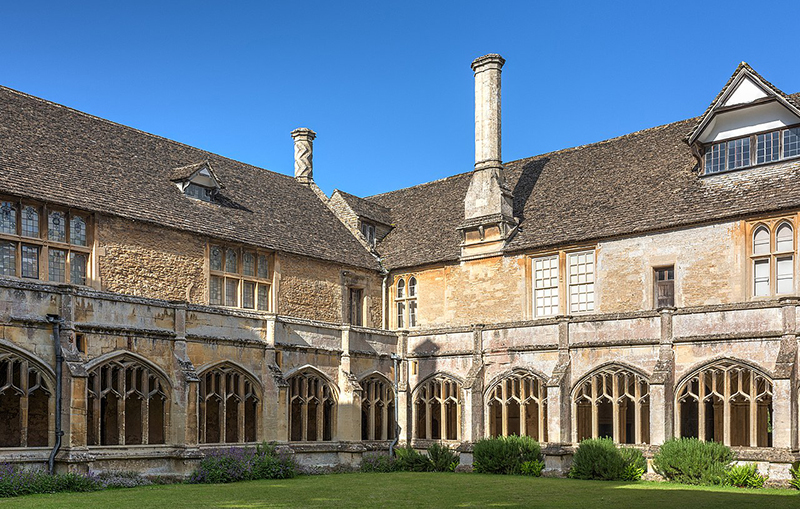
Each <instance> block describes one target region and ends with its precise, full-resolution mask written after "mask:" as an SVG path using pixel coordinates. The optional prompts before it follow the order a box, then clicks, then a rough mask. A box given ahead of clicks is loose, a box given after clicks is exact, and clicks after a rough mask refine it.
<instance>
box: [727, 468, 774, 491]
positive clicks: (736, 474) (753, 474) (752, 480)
mask: <svg viewBox="0 0 800 509" xmlns="http://www.w3.org/2000/svg"><path fill="white" fill-rule="evenodd" d="M766 480H767V478H766V477H765V476H763V475H761V474H759V473H758V468H757V467H756V465H755V464H753V463H750V464H746V465H733V466H732V467H730V468H729V469H728V471H727V472H726V473H725V483H724V484H725V485H727V486H736V487H737V488H763V487H764V483H765V482H766Z"/></svg>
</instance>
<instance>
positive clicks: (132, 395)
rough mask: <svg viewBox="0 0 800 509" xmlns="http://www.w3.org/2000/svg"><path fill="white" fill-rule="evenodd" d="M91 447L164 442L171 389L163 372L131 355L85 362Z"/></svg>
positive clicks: (124, 353)
mask: <svg viewBox="0 0 800 509" xmlns="http://www.w3.org/2000/svg"><path fill="white" fill-rule="evenodd" d="M86 370H87V371H88V373H89V378H88V380H87V384H86V397H87V416H86V420H87V427H88V430H87V443H88V445H139V444H142V445H143V444H164V443H166V437H167V430H168V429H169V428H168V427H169V401H170V395H171V393H172V385H171V383H170V380H169V377H168V376H167V374H166V373H165V372H164V370H162V369H161V368H160V367H158V366H157V365H155V364H154V363H152V362H150V361H149V360H148V359H147V358H145V357H143V356H141V355H139V354H137V353H135V352H130V351H127V350H118V351H116V352H111V353H108V354H105V355H101V356H99V357H97V358H95V359H93V360H91V361H89V362H87V363H86Z"/></svg>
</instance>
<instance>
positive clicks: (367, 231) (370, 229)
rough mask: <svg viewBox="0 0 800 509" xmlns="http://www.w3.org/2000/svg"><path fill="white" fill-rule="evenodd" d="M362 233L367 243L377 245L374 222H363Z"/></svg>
mask: <svg viewBox="0 0 800 509" xmlns="http://www.w3.org/2000/svg"><path fill="white" fill-rule="evenodd" d="M361 234H362V235H364V238H365V239H367V244H369V245H370V246H375V225H374V224H372V223H367V222H364V221H362V222H361Z"/></svg>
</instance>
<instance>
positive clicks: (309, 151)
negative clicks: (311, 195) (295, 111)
mask: <svg viewBox="0 0 800 509" xmlns="http://www.w3.org/2000/svg"><path fill="white" fill-rule="evenodd" d="M316 137H317V133H315V132H314V131H312V130H311V129H306V128H305V127H300V128H298V129H295V130H294V131H292V139H294V178H295V179H297V181H298V182H300V183H303V184H310V183H311V182H313V181H314V166H313V162H312V158H313V155H314V138H316Z"/></svg>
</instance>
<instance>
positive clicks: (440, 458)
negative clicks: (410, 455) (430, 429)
mask: <svg viewBox="0 0 800 509" xmlns="http://www.w3.org/2000/svg"><path fill="white" fill-rule="evenodd" d="M428 459H429V460H430V463H431V471H433V472H455V470H456V467H457V466H458V463H459V459H458V453H457V452H456V451H454V450H452V449H451V448H450V446H448V445H444V444H433V445H431V446H430V447H428Z"/></svg>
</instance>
